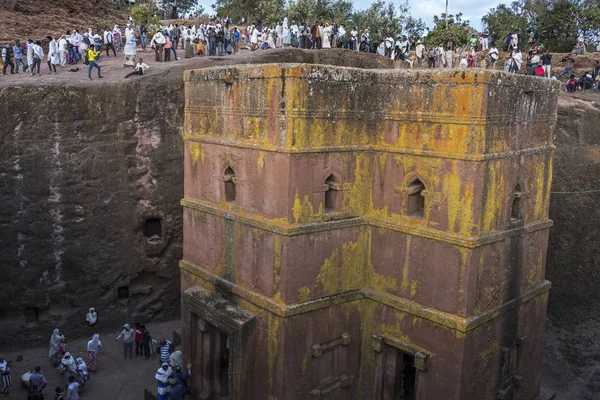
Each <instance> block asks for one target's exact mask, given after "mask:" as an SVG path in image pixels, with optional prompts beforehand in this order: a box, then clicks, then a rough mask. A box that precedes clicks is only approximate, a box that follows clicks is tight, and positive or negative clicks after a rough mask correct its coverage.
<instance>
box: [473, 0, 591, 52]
mask: <svg viewBox="0 0 600 400" xmlns="http://www.w3.org/2000/svg"><path fill="white" fill-rule="evenodd" d="M482 22H483V23H484V24H486V25H487V26H488V28H489V29H490V33H491V35H492V38H493V39H494V40H496V41H502V40H503V39H504V37H506V34H507V33H508V32H510V31H511V30H514V29H519V31H520V33H521V42H523V41H525V42H527V28H529V27H534V28H536V30H537V32H538V41H539V42H540V43H543V44H544V45H545V46H546V48H548V49H549V50H550V51H557V52H568V51H571V50H572V49H573V47H574V45H575V43H576V41H577V36H578V35H579V33H583V34H584V36H585V38H586V39H587V40H590V39H591V38H592V36H593V33H594V30H595V29H598V27H600V1H599V0H538V1H531V0H520V1H515V2H513V3H512V4H511V5H510V7H509V6H506V5H502V4H501V5H499V6H498V7H495V8H492V9H490V11H489V12H488V13H487V14H486V15H484V17H483V18H482Z"/></svg>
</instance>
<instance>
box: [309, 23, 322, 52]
mask: <svg viewBox="0 0 600 400" xmlns="http://www.w3.org/2000/svg"><path fill="white" fill-rule="evenodd" d="M310 35H311V36H312V40H313V45H312V48H313V49H317V50H320V49H321V30H320V28H319V21H317V22H315V24H314V25H313V26H312V28H310Z"/></svg>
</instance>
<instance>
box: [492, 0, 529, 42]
mask: <svg viewBox="0 0 600 400" xmlns="http://www.w3.org/2000/svg"><path fill="white" fill-rule="evenodd" d="M481 22H483V23H484V25H485V26H486V27H487V28H488V30H489V32H490V36H491V37H492V40H494V42H496V43H497V44H498V45H500V43H502V42H503V41H504V38H505V37H506V36H507V35H508V34H509V33H511V32H514V31H515V30H516V29H521V28H523V27H525V26H527V25H528V23H529V22H528V21H527V18H525V17H524V16H523V15H522V14H521V13H520V12H519V7H518V4H517V3H512V5H511V6H510V7H509V6H507V5H506V4H499V5H498V7H496V8H491V9H490V10H489V11H488V13H487V14H486V15H484V16H483V18H481Z"/></svg>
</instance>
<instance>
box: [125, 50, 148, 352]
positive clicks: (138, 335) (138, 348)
mask: <svg viewBox="0 0 600 400" xmlns="http://www.w3.org/2000/svg"><path fill="white" fill-rule="evenodd" d="M141 61H142V59H140V62H141ZM129 75H130V74H127V76H129ZM127 76H125V78H127ZM143 354H144V350H143V346H142V327H141V325H140V323H139V322H136V323H135V357H136V358H137V357H139V356H141V355H143Z"/></svg>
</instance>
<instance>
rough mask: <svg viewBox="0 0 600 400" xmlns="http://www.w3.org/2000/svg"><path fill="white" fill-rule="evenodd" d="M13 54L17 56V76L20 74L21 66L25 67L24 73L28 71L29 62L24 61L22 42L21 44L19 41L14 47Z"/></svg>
mask: <svg viewBox="0 0 600 400" xmlns="http://www.w3.org/2000/svg"><path fill="white" fill-rule="evenodd" d="M13 54H14V55H15V66H16V67H17V68H16V70H17V71H16V72H17V74H18V73H19V64H22V65H23V72H25V71H27V68H28V67H29V65H28V64H27V60H23V47H21V42H19V41H18V40H17V41H16V42H15V45H14V46H13Z"/></svg>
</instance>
